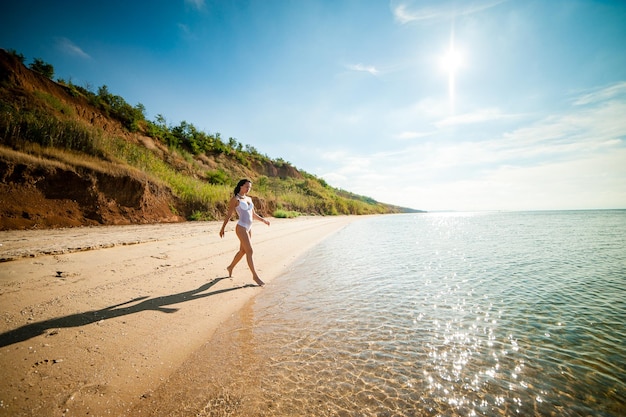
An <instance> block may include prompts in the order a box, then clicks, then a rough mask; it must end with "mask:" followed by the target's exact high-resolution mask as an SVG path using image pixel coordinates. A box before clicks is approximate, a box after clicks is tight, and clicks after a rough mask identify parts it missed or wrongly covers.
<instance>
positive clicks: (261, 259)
mask: <svg viewBox="0 0 626 417" xmlns="http://www.w3.org/2000/svg"><path fill="white" fill-rule="evenodd" d="M357 218H358V217H348V216H344V217H302V218H297V219H272V224H271V226H270V227H267V226H265V225H263V224H261V223H259V222H257V223H255V225H254V228H253V244H254V249H255V254H254V257H255V263H256V267H257V270H258V272H259V275H260V276H261V278H262V279H263V280H264V281H265V282H266V283H267V285H272V281H273V279H275V278H276V277H277V276H280V274H281V273H282V272H283V271H285V270H286V269H287V268H288V267H289V265H290V264H291V263H293V261H294V260H296V259H297V258H298V257H299V256H300V255H302V254H303V253H304V252H305V251H306V250H307V249H309V248H311V247H312V246H314V245H315V244H317V243H319V242H320V241H322V240H323V239H324V238H326V237H328V236H329V235H331V234H332V233H334V232H336V231H338V230H340V229H341V228H342V227H344V226H345V225H347V224H348V223H349V222H352V221H354V220H356V219H357ZM220 226H221V222H190V223H178V224H159V225H144V226H112V227H94V228H72V229H59V230H42V231H10V232H0V244H1V245H2V246H0V259H1V260H2V261H3V262H1V263H0V312H1V314H2V317H1V320H0V367H1V369H2V370H3V377H2V379H1V380H0V416H44V415H45V416H85V415H90V416H104V415H110V416H124V415H130V413H131V410H133V409H135V408H136V407H137V406H138V404H140V403H141V401H142V400H144V399H146V398H150V397H151V393H153V392H155V391H156V390H157V389H158V388H159V386H161V385H162V384H163V383H164V382H165V381H167V380H168V378H169V377H170V375H172V374H173V373H175V372H176V370H177V369H179V367H180V366H181V364H183V363H185V361H187V360H188V358H190V357H191V356H192V355H193V354H194V352H195V351H196V350H197V349H198V348H199V347H201V346H203V345H204V344H205V343H206V342H207V341H208V340H210V339H211V337H212V336H213V334H214V333H215V331H216V330H217V329H218V327H219V326H220V325H221V324H222V323H224V322H225V321H227V320H228V319H229V318H231V317H232V316H233V315H234V314H236V313H237V312H238V311H239V310H240V309H241V308H242V306H244V305H245V304H246V303H247V302H248V301H249V300H250V299H252V298H253V297H254V296H255V295H257V294H259V293H260V292H262V291H264V289H263V288H261V287H258V286H256V285H255V284H254V282H253V281H252V279H251V274H250V271H249V270H248V267H247V265H246V264H245V260H244V261H242V262H240V264H239V265H238V266H237V268H235V271H234V274H233V277H232V278H228V277H227V271H226V269H225V267H226V266H227V265H228V264H229V263H230V260H231V259H232V256H233V255H234V253H235V251H236V250H237V248H238V240H237V238H236V236H235V234H234V226H235V223H234V222H231V223H230V224H229V226H228V227H227V232H226V236H225V237H224V239H220V238H219V235H218V231H219V228H220ZM170 384H171V382H170Z"/></svg>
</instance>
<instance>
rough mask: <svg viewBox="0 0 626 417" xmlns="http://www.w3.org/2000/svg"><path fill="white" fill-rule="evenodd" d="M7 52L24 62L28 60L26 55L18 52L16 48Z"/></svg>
mask: <svg viewBox="0 0 626 417" xmlns="http://www.w3.org/2000/svg"><path fill="white" fill-rule="evenodd" d="M7 52H8V53H9V54H11V55H13V56H14V57H16V58H17V59H19V60H20V62H21V63H22V64H23V63H24V61H26V57H24V55H23V54H20V53H19V52H17V51H16V50H15V49H9V50H8V51H7Z"/></svg>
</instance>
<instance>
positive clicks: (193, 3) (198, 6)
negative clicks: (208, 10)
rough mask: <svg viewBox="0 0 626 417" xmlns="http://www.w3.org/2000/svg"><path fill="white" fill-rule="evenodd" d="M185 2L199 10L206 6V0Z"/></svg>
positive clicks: (187, 0)
mask: <svg viewBox="0 0 626 417" xmlns="http://www.w3.org/2000/svg"><path fill="white" fill-rule="evenodd" d="M185 4H188V5H190V6H192V7H193V8H195V9H197V10H203V9H204V7H205V4H204V0H185Z"/></svg>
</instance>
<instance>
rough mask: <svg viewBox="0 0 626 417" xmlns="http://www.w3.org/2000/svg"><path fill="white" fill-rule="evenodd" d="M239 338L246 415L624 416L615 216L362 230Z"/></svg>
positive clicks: (621, 230)
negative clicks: (247, 390)
mask: <svg viewBox="0 0 626 417" xmlns="http://www.w3.org/2000/svg"><path fill="white" fill-rule="evenodd" d="M258 263H261V262H258ZM240 326H243V327H239V329H238V330H237V332H240V333H245V334H246V336H245V343H242V344H241V346H239V347H240V348H241V349H244V350H245V351H246V352H245V354H244V355H243V358H244V359H243V360H241V357H242V356H240V357H239V358H240V363H239V364H238V365H237V366H238V367H239V371H238V372H237V373H238V374H239V376H233V378H235V379H236V378H244V379H246V380H247V382H245V381H241V383H244V384H245V383H249V377H250V375H252V374H254V378H255V382H254V385H255V386H254V389H253V392H254V399H251V398H248V399H245V401H244V400H240V401H239V403H238V404H239V405H238V407H239V408H241V406H242V403H244V402H245V407H243V409H245V410H246V411H245V412H243V411H242V414H241V415H279V416H498V415H508V416H588V415H589V416H624V415H626V211H621V210H615V211H570V212H567V211H561V212H516V213H467V214H466V213H454V214H407V215H390V216H378V217H370V218H365V219H363V220H359V221H357V222H354V223H352V224H350V225H349V226H348V227H346V228H345V229H343V230H341V231H340V232H338V233H337V234H335V235H333V236H331V237H330V238H329V239H327V240H326V241H324V242H323V243H322V244H320V245H319V246H317V247H316V248H315V249H313V250H312V251H311V252H309V253H308V255H307V256H306V258H303V259H302V260H300V261H299V262H298V263H297V264H296V265H295V266H294V267H293V268H292V269H291V270H290V271H289V272H288V273H287V274H286V275H284V276H282V277H281V278H280V279H277V280H275V281H274V283H273V284H272V285H270V286H268V287H267V288H266V290H265V291H264V292H263V293H262V294H261V295H260V296H258V297H257V298H256V300H255V302H254V305H253V307H252V308H251V312H250V313H249V314H248V317H247V319H246V320H244V323H243V324H240ZM244 345H245V346H244ZM246 357H247V358H257V359H256V360H247V359H245V358H246ZM246 367H249V368H248V369H247V368H246ZM246 369H247V370H246ZM246 375H247V376H246ZM236 384H237V381H234V382H233V385H236ZM231 406H232V404H231ZM235 408H237V407H235ZM204 412H206V414H210V413H211V407H209V406H207V407H205V410H204ZM212 415H218V414H215V412H214V414H212ZM232 415H235V414H232Z"/></svg>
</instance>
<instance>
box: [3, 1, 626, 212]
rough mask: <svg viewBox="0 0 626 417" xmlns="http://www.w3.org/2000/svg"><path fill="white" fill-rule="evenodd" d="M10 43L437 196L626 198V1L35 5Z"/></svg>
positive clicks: (336, 182)
mask: <svg viewBox="0 0 626 417" xmlns="http://www.w3.org/2000/svg"><path fill="white" fill-rule="evenodd" d="M11 3H13V4H11V5H3V6H2V13H0V47H3V48H5V49H15V50H16V51H18V52H20V53H22V54H23V55H24V56H25V57H26V62H27V63H30V62H31V61H32V59H33V58H41V59H43V60H44V61H45V62H48V63H50V64H52V65H53V66H54V69H55V78H62V79H65V80H71V81H72V82H73V83H74V84H77V85H81V86H84V87H88V88H91V89H92V91H97V88H98V87H100V86H102V85H107V86H108V88H109V91H110V92H112V93H113V94H117V95H120V96H122V97H124V99H125V100H126V101H127V102H129V103H130V104H132V105H135V104H137V103H142V104H143V105H144V106H145V107H146V113H147V116H148V118H149V119H151V120H154V118H155V116H156V115H157V114H161V115H163V116H164V117H165V118H166V120H167V121H168V123H169V124H172V125H177V124H178V123H180V122H181V121H182V120H185V121H187V122H189V123H192V124H194V125H195V126H196V127H198V128H199V129H201V130H204V131H205V132H210V133H216V132H219V133H220V134H221V136H222V138H224V139H228V138H229V137H233V138H236V139H237V140H238V141H239V142H241V143H243V144H249V145H252V146H254V147H255V148H256V149H257V150H258V151H259V152H261V153H264V154H267V155H268V156H270V157H272V158H283V159H284V160H286V161H289V162H291V163H292V164H293V165H294V166H296V167H298V168H300V169H303V170H305V171H307V172H309V173H311V174H314V175H316V176H318V177H321V178H324V179H325V180H326V181H327V182H328V183H329V184H331V185H333V186H335V187H338V188H343V189H346V190H349V191H352V192H355V193H358V194H363V195H367V196H370V197H373V198H375V199H376V200H378V201H382V202H386V203H391V204H397V205H401V206H406V207H412V208H417V209H425V210H538V209H593V208H626V24H625V23H624V22H626V2H624V1H599V0H598V1H591V0H549V1H548V0H542V1H538V0H537V1H536V0H508V1H507V0H466V1H448V0H439V1H426V0H423V1H410V0H391V1H389V0H380V1H375V0H360V1H357V0H352V1H350V0H327V1H323V0H318V1H313V0H249V1H238V0H231V1H213V0H170V1H165V0H160V1H152V2H135V1H128V0H127V1H123V2H122V1H118V0H108V1H105V2H91V1H84V0H83V1H56V2H50V1H32V0H22V1H20V2H11Z"/></svg>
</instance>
